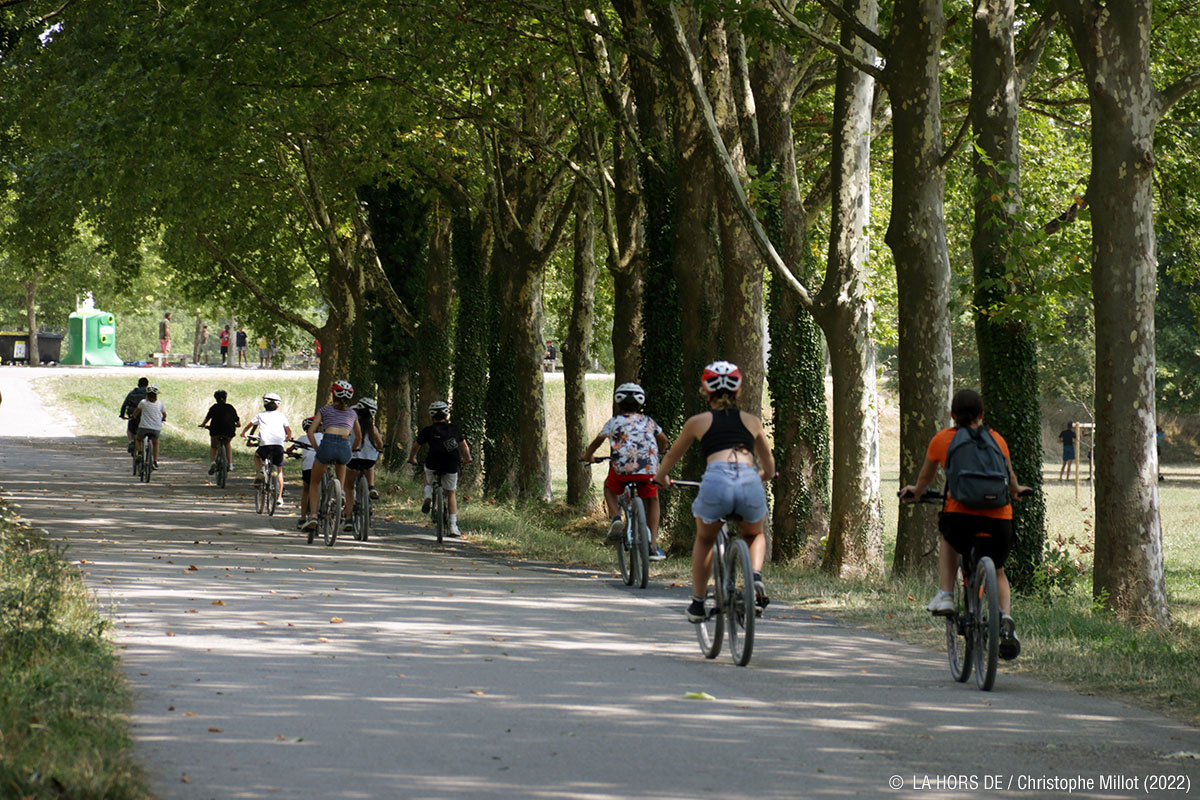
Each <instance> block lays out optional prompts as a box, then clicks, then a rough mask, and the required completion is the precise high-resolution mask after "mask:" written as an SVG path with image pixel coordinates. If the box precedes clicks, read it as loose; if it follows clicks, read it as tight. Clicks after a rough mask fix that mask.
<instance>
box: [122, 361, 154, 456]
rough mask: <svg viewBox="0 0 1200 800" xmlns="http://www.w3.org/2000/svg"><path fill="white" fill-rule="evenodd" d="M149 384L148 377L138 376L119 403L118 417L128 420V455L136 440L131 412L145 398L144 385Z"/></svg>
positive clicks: (126, 433)
mask: <svg viewBox="0 0 1200 800" xmlns="http://www.w3.org/2000/svg"><path fill="white" fill-rule="evenodd" d="M149 385H150V379H149V378H138V382H137V386H135V387H133V388H132V389H130V390H129V394H127V395H125V401H124V402H123V403H121V413H120V417H121V419H127V420H129V422H128V423H127V424H126V425H125V437H126V438H127V439H129V454H130V455H133V448H134V443H135V441H136V440H137V422H136V421H135V420H134V418H133V412H134V409H136V408H137V406H138V403H140V402H142V400H143V399H145V397H146V387H147V386H149Z"/></svg>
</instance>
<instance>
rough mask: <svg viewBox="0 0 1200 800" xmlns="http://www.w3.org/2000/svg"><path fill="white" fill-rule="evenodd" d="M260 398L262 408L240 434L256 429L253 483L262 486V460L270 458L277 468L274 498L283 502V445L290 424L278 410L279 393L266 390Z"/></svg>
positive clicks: (288, 436) (290, 427)
mask: <svg viewBox="0 0 1200 800" xmlns="http://www.w3.org/2000/svg"><path fill="white" fill-rule="evenodd" d="M262 399H263V410H262V411H260V412H258V414H257V415H256V416H255V417H254V419H252V420H250V422H249V423H247V424H246V427H244V428H242V435H243V436H245V435H246V433H247V432H248V431H255V430H257V431H258V449H257V450H255V451H254V469H255V470H256V474H255V476H254V485H255V486H256V487H258V486H262V481H263V477H262V468H263V462H264V461H265V460H267V459H270V461H271V463H272V464H274V465H275V466H276V467H278V468H279V469H278V470H276V473H275V474H276V475H277V476H278V482H279V486H278V487H277V488H276V489H275V491H276V492H278V494H277V495H276V499H277V500H278V501H279V502H283V445H284V443H285V442H287V440H288V439H290V438H292V426H291V425H289V424H288V418H287V415H286V414H284V413H283V412H282V411H280V410H279V406H280V404H281V403H282V402H283V401H282V400H281V399H280V397H279V395H277V394H275V393H274V392H267V393H266V394H264V395H263V398H262ZM268 488H269V487H268Z"/></svg>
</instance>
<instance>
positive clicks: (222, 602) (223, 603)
mask: <svg viewBox="0 0 1200 800" xmlns="http://www.w3.org/2000/svg"><path fill="white" fill-rule="evenodd" d="M212 604H213V605H214V606H223V605H225V601H224V600H213V601H212Z"/></svg>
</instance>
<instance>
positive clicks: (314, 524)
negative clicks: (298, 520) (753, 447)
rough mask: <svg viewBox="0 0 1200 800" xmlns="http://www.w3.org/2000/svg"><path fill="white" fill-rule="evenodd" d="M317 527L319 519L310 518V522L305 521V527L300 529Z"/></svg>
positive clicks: (313, 529) (309, 529)
mask: <svg viewBox="0 0 1200 800" xmlns="http://www.w3.org/2000/svg"><path fill="white" fill-rule="evenodd" d="M316 529H317V521H316V520H315V519H310V520H309V521H308V522H306V523H304V527H302V528H301V529H300V530H302V531H315V530H316Z"/></svg>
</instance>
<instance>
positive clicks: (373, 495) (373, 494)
mask: <svg viewBox="0 0 1200 800" xmlns="http://www.w3.org/2000/svg"><path fill="white" fill-rule="evenodd" d="M367 494H369V495H370V496H371V499H372V500H378V499H379V492H377V491H375V487H374V486H372V487H371V488H370V490H369V491H368V492H367Z"/></svg>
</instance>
